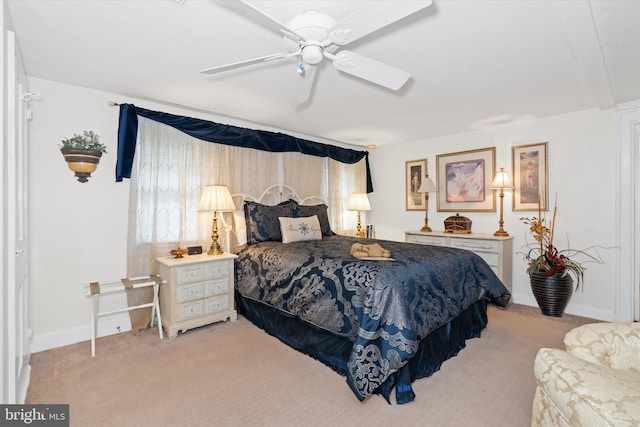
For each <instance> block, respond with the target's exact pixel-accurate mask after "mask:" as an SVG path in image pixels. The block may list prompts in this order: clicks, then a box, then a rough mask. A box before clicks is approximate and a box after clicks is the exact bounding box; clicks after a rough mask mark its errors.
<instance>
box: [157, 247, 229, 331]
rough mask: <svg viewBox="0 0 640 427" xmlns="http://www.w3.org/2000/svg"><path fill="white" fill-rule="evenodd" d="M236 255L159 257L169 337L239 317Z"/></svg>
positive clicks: (162, 299)
mask: <svg viewBox="0 0 640 427" xmlns="http://www.w3.org/2000/svg"><path fill="white" fill-rule="evenodd" d="M235 258H237V256H236V255H233V254H228V253H225V254H222V255H216V256H211V255H207V254H200V255H189V256H185V257H184V258H174V257H172V256H167V257H159V258H156V264H157V270H158V271H157V273H158V274H159V275H160V277H161V278H162V279H163V280H166V282H167V283H166V284H163V285H162V286H160V310H161V312H162V326H163V327H164V329H165V330H166V331H167V335H169V338H175V337H176V336H177V335H178V332H179V331H181V332H183V333H184V332H185V331H187V329H191V328H197V327H198V326H203V325H208V324H209V323H214V322H219V321H224V320H231V321H235V320H236V319H237V318H238V315H237V313H236V310H235V309H234V297H233V260H234V259H235Z"/></svg>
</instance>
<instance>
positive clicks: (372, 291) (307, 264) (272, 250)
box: [234, 198, 510, 404]
mask: <svg viewBox="0 0 640 427" xmlns="http://www.w3.org/2000/svg"><path fill="white" fill-rule="evenodd" d="M243 208H244V217H245V218H244V220H245V226H246V236H247V242H246V244H244V245H241V246H239V247H238V248H237V249H236V250H235V251H234V252H235V253H236V254H237V255H238V258H237V259H236V261H235V290H236V306H237V309H238V311H239V313H240V314H242V315H243V316H245V317H246V318H247V319H249V320H250V321H251V322H253V323H254V324H255V325H257V326H258V327H260V328H262V329H263V330H265V331H266V332H267V333H269V334H271V335H274V336H275V337H277V338H278V339H280V340H281V341H283V342H284V343H286V344H287V345H289V346H291V347H293V348H294V349H296V350H298V351H301V352H303V353H305V354H307V355H309V356H311V357H313V358H315V359H317V360H319V361H320V362H322V363H324V364H325V365H327V366H329V367H330V368H332V369H333V370H335V371H336V372H337V373H339V374H341V375H343V376H345V377H346V381H347V384H348V385H349V387H350V389H351V390H352V391H353V393H354V394H355V396H356V397H357V398H358V399H359V400H365V399H367V398H368V397H369V396H370V395H372V394H380V395H382V396H383V397H384V398H385V399H386V400H387V401H388V402H390V396H391V394H392V391H393V390H394V389H395V398H396V399H395V400H396V402H397V403H398V404H401V403H407V402H410V401H412V400H414V398H415V394H414V393H413V390H412V387H411V384H412V383H413V382H414V381H415V380H416V379H418V378H422V377H426V376H429V375H431V374H433V373H434V372H436V371H437V370H439V369H440V366H441V364H442V362H444V361H445V360H447V359H449V358H451V357H453V356H455V355H456V354H458V352H459V351H460V350H461V349H462V348H464V347H465V341H466V340H467V339H470V338H475V337H479V336H480V333H481V331H482V329H484V328H485V327H486V325H487V315H486V310H487V304H488V303H495V304H497V305H499V306H506V305H507V304H508V302H509V299H510V294H509V291H508V290H507V289H506V288H505V287H504V286H503V284H502V283H501V282H500V280H499V279H498V278H497V277H496V275H495V274H494V272H493V271H492V270H491V268H490V267H489V266H488V265H487V264H486V263H485V261H484V260H482V259H481V258H480V257H479V256H477V255H476V254H474V253H472V252H469V251H465V250H461V249H455V248H443V247H434V246H427V245H417V244H412V243H404V242H394V241H384V240H371V239H362V238H355V237H349V236H339V235H336V234H335V233H333V231H332V230H331V228H330V226H329V222H328V217H327V206H326V205H324V204H317V205H314V206H307V205H304V204H300V203H298V202H296V201H295V199H292V198H291V199H288V200H285V201H284V202H282V203H279V204H275V205H267V204H263V203H260V202H256V201H250V200H245V201H244V206H243ZM285 218H289V219H285ZM281 223H282V224H285V223H286V224H288V225H287V227H288V228H285V226H284V225H283V226H282V227H281V226H280V225H281ZM291 224H293V226H291ZM301 224H302V225H301ZM301 230H302V231H301ZM292 233H293V234H292ZM310 234H314V236H310ZM292 236H293V237H292ZM354 243H360V244H365V245H367V244H371V243H378V244H379V245H380V246H382V247H383V248H384V249H386V250H388V251H389V252H390V255H391V256H390V257H389V258H383V259H380V258H376V259H360V258H355V257H353V256H351V255H350V250H351V248H352V245H353V244H354Z"/></svg>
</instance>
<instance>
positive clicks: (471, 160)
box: [436, 147, 496, 212]
mask: <svg viewBox="0 0 640 427" xmlns="http://www.w3.org/2000/svg"><path fill="white" fill-rule="evenodd" d="M495 163H496V148H495V147H489V148H481V149H478V150H469V151H461V152H458V153H449V154H440V155H438V156H436V167H437V172H436V175H437V176H438V212H495V211H496V195H495V192H494V191H493V190H492V189H490V188H489V186H490V185H491V182H492V181H493V174H494V173H495V166H494V165H495Z"/></svg>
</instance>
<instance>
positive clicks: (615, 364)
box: [531, 323, 640, 427]
mask: <svg viewBox="0 0 640 427" xmlns="http://www.w3.org/2000/svg"><path fill="white" fill-rule="evenodd" d="M638 341H640V324H637V323H634V324H611V323H602V324H593V325H585V326H581V327H578V328H576V329H574V330H572V331H570V332H569V333H568V334H567V335H566V337H565V345H566V347H567V351H564V350H558V349H550V348H543V349H540V350H539V351H538V354H537V355H536V359H535V362H534V373H535V377H536V384H537V388H536V392H535V397H534V402H533V416H532V419H531V425H532V426H594V427H595V426H598V427H600V426H640V365H639V364H638V360H639V359H638V357H640V356H639V354H638V350H639V347H638Z"/></svg>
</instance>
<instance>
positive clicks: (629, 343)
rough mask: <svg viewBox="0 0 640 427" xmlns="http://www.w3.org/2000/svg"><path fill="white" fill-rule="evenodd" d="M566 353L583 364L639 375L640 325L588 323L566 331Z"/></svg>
mask: <svg viewBox="0 0 640 427" xmlns="http://www.w3.org/2000/svg"><path fill="white" fill-rule="evenodd" d="M564 345H565V348H566V349H567V351H568V352H569V353H571V354H573V355H574V356H577V357H580V358H581V359H583V360H586V361H589V362H592V363H597V364H600V365H602V366H607V367H611V368H615V369H625V370H632V371H636V372H640V323H592V324H588V325H582V326H579V327H577V328H575V329H572V330H571V331H569V332H568V333H567V334H566V335H565V338H564Z"/></svg>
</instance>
